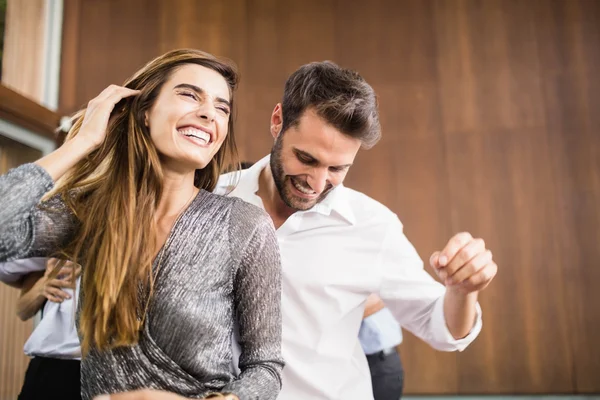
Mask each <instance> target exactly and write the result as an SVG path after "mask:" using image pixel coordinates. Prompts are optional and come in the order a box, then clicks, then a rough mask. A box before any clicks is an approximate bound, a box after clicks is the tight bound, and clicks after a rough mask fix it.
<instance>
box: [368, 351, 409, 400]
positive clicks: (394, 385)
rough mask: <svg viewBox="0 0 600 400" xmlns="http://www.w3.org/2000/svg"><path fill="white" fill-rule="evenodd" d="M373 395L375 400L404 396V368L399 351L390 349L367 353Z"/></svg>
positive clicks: (391, 399) (394, 399)
mask: <svg viewBox="0 0 600 400" xmlns="http://www.w3.org/2000/svg"><path fill="white" fill-rule="evenodd" d="M367 361H368V362H369V369H370V370H371V382H372V383H373V397H375V400H398V399H400V398H402V387H403V385H404V369H403V368H402V361H400V355H399V354H398V352H397V351H388V352H383V351H380V352H379V353H375V354H370V355H367Z"/></svg>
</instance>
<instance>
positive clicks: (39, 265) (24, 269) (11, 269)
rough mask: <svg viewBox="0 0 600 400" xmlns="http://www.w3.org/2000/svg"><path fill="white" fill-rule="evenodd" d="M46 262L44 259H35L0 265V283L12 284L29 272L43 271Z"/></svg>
mask: <svg viewBox="0 0 600 400" xmlns="http://www.w3.org/2000/svg"><path fill="white" fill-rule="evenodd" d="M46 260H47V259H46V258H39V257H36V258H28V259H25V260H16V261H7V262H3V263H0V282H4V283H14V282H18V281H19V280H21V278H23V277H24V276H25V275H28V274H29V273H31V272H36V271H44V270H45V269H46Z"/></svg>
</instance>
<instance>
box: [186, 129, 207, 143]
mask: <svg viewBox="0 0 600 400" xmlns="http://www.w3.org/2000/svg"><path fill="white" fill-rule="evenodd" d="M179 133H181V134H182V135H185V136H188V137H193V138H196V139H199V140H201V141H203V142H204V143H208V142H210V134H208V133H206V132H204V131H201V130H199V129H194V128H185V129H179Z"/></svg>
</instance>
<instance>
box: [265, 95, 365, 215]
mask: <svg viewBox="0 0 600 400" xmlns="http://www.w3.org/2000/svg"><path fill="white" fill-rule="evenodd" d="M277 113H279V117H280V116H281V108H280V107H279V106H278V107H276V108H275V111H274V112H273V117H272V125H271V130H272V133H273V134H274V136H276V139H275V145H274V146H273V149H272V150H271V170H272V172H273V179H274V180H275V185H276V186H277V190H278V191H279V195H280V196H281V199H282V200H283V202H284V203H285V204H287V206H288V207H291V208H293V209H295V210H301V211H303V210H308V209H310V208H312V207H314V206H315V204H317V203H318V202H320V201H322V200H323V199H324V198H325V197H326V196H327V194H328V193H329V192H330V191H331V190H332V189H333V188H334V187H336V186H337V185H339V184H341V183H342V182H343V181H344V178H345V177H346V174H347V173H348V169H349V168H350V166H351V165H352V163H353V162H354V158H355V157H356V153H357V152H358V150H359V149H360V146H361V142H360V141H359V140H357V139H353V138H350V137H348V136H346V135H344V134H343V133H341V132H340V131H338V130H337V129H336V128H334V127H332V126H331V125H329V124H327V123H326V122H325V120H323V119H322V118H321V117H319V116H318V115H317V114H316V113H315V112H314V111H313V110H310V109H309V110H307V111H305V112H304V114H303V115H302V117H301V118H300V120H299V123H298V124H297V125H296V126H292V127H289V128H288V129H287V130H286V131H285V133H283V134H282V133H280V132H279V131H277V129H278V128H277V126H279V130H280V129H281V125H280V124H279V125H278V124H277V122H278V121H279V122H280V121H281V119H280V118H279V117H278V116H277V115H276V114H277Z"/></svg>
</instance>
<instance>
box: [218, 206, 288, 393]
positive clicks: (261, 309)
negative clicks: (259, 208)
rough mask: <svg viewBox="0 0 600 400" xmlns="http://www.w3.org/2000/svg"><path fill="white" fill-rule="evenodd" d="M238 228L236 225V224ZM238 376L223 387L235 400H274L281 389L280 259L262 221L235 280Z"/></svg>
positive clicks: (269, 226)
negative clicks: (239, 350)
mask: <svg viewBox="0 0 600 400" xmlns="http://www.w3.org/2000/svg"><path fill="white" fill-rule="evenodd" d="M238 223H240V222H238ZM234 301H235V309H236V313H237V319H238V326H239V343H240V346H241V355H240V359H239V368H240V371H241V373H240V375H239V377H238V378H237V379H236V380H234V381H233V382H232V383H230V384H228V385H227V386H225V387H224V388H223V390H222V391H223V392H228V393H233V394H235V395H237V396H238V397H239V398H240V400H251V399H261V400H274V399H276V398H277V395H278V394H279V391H280V390H281V371H282V368H283V365H284V363H283V358H282V356H281V330H282V327H281V324H282V322H281V310H280V307H281V260H280V256H279V245H278V243H277V238H276V236H275V228H274V227H273V224H272V222H271V221H270V219H268V217H267V216H264V218H263V219H262V222H261V223H259V224H258V225H257V227H256V229H255V230H254V233H253V235H252V237H251V238H250V241H249V242H248V245H247V247H246V249H245V250H244V252H243V255H242V259H241V263H240V268H239V269H238V271H237V274H236V277H235V287H234Z"/></svg>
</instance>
